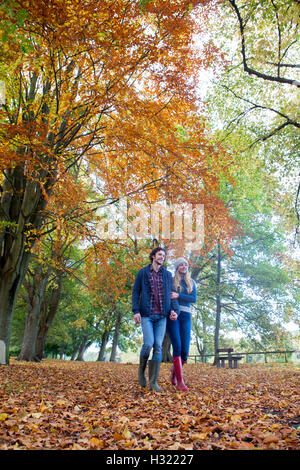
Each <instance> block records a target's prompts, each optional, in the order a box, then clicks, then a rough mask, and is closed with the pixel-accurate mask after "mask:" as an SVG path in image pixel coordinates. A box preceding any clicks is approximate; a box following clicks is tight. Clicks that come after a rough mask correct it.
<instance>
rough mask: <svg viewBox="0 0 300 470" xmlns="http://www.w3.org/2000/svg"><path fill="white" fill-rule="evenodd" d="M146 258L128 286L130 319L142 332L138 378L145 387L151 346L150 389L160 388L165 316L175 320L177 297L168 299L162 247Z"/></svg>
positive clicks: (168, 278)
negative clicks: (130, 300)
mask: <svg viewBox="0 0 300 470" xmlns="http://www.w3.org/2000/svg"><path fill="white" fill-rule="evenodd" d="M149 257H150V261H151V264H150V265H148V266H145V267H144V268H142V269H140V271H139V272H138V274H137V277H136V279H135V282H134V286H133V289H132V311H133V313H134V321H135V322H136V323H137V324H141V326H142V331H143V346H142V349H141V352H140V364H139V369H138V380H139V384H140V385H141V386H142V387H146V386H147V379H146V375H145V369H146V365H147V362H148V358H149V356H150V352H151V349H152V348H153V353H152V360H151V361H149V384H150V389H151V390H154V391H162V389H161V388H160V387H159V386H158V384H157V379H158V375H159V369H160V363H161V359H162V343H163V339H164V336H165V331H166V323H167V317H169V318H170V319H171V320H176V319H177V316H178V314H179V303H178V300H177V299H171V292H172V291H173V279H172V274H171V272H170V271H167V270H166V269H165V268H164V267H163V263H164V261H165V257H166V252H165V250H164V248H161V247H157V248H154V249H153V250H152V251H151V253H150V256H149Z"/></svg>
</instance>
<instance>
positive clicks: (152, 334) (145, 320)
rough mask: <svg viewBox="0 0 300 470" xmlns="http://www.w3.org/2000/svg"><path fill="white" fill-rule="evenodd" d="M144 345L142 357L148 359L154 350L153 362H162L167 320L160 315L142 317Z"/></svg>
mask: <svg viewBox="0 0 300 470" xmlns="http://www.w3.org/2000/svg"><path fill="white" fill-rule="evenodd" d="M141 325H142V331H143V339H144V343H143V346H142V349H141V356H142V357H144V358H146V359H148V357H149V356H150V352H151V349H152V348H153V353H152V361H159V362H161V360H162V343H163V340H164V336H165V332H166V325H167V319H166V317H163V318H162V317H161V316H160V315H154V316H153V317H151V318H150V317H142V319H141Z"/></svg>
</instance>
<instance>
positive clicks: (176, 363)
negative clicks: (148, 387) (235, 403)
mask: <svg viewBox="0 0 300 470" xmlns="http://www.w3.org/2000/svg"><path fill="white" fill-rule="evenodd" d="M174 290H175V291H176V292H172V293H171V299H177V300H178V302H179V307H180V313H179V315H178V318H177V320H176V321H171V320H170V319H169V318H168V319H167V330H168V334H169V337H170V340H171V343H172V347H173V367H172V377H171V381H172V384H173V385H177V388H178V390H182V391H185V392H188V388H187V386H186V385H185V383H184V381H183V374H182V365H183V364H185V363H186V361H187V358H188V355H189V350H190V341H191V326H192V322H191V303H193V302H196V300H197V290H196V284H195V282H194V281H193V279H192V278H191V276H190V273H189V270H188V262H187V261H186V259H185V258H179V259H178V260H177V261H176V262H175V276H174Z"/></svg>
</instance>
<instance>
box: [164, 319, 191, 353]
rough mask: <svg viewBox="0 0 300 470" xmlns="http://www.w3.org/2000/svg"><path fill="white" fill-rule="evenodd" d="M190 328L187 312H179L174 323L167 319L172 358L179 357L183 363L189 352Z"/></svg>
mask: <svg viewBox="0 0 300 470" xmlns="http://www.w3.org/2000/svg"><path fill="white" fill-rule="evenodd" d="M191 327H192V322H191V314H190V313H189V312H180V315H179V317H178V318H177V320H175V321H172V320H170V319H169V318H168V321H167V330H168V334H169V337H170V340H171V343H172V347H173V357H178V356H180V357H181V359H182V360H183V361H186V360H187V358H188V355H189V351H190V341H191Z"/></svg>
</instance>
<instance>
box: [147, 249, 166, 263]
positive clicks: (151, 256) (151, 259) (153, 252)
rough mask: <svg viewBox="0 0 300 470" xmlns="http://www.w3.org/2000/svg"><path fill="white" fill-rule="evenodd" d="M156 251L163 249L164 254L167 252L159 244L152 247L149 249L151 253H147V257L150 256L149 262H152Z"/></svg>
mask: <svg viewBox="0 0 300 470" xmlns="http://www.w3.org/2000/svg"><path fill="white" fill-rule="evenodd" d="M158 251H164V252H165V255H166V254H167V253H166V250H165V249H164V248H162V247H161V246H157V247H156V248H153V250H152V251H151V253H150V255H149V258H150V261H151V263H152V261H153V258H154V256H155V255H156V253H157V252H158Z"/></svg>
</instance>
